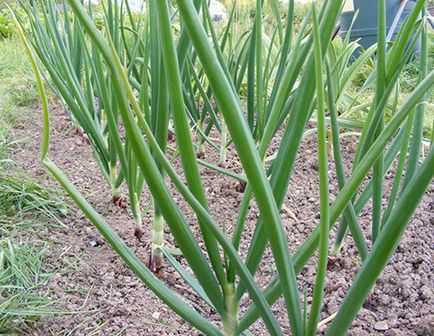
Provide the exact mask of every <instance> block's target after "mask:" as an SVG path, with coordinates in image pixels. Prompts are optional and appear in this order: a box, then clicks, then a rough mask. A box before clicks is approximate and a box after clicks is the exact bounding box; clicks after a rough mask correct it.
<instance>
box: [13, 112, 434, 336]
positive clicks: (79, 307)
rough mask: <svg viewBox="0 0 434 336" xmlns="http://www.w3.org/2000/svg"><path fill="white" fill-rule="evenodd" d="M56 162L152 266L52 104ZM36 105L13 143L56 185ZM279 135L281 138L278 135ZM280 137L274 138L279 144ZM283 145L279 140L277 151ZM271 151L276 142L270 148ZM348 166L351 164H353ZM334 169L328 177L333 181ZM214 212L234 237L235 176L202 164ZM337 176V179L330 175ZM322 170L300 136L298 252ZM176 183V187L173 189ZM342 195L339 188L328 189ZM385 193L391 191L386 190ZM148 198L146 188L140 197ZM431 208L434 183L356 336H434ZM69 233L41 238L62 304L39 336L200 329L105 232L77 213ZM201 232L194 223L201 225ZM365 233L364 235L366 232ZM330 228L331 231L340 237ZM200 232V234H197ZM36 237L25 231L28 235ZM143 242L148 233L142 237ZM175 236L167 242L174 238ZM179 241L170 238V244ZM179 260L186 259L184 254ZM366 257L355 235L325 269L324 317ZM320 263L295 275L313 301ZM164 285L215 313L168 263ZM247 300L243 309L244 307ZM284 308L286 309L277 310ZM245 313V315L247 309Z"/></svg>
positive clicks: (287, 217) (291, 238)
mask: <svg viewBox="0 0 434 336" xmlns="http://www.w3.org/2000/svg"><path fill="white" fill-rule="evenodd" d="M51 121H52V143H51V146H50V148H51V150H50V157H51V159H52V160H53V161H54V162H55V163H56V164H58V165H59V167H60V168H61V169H62V170H64V171H65V172H66V174H67V175H68V177H69V178H70V179H71V180H72V181H73V182H74V184H75V186H76V187H77V188H78V189H79V190H80V191H81V192H82V193H83V194H84V195H85V196H86V197H87V199H88V200H89V201H90V202H91V203H92V204H93V205H94V206H95V207H96V209H97V210H98V211H99V212H100V213H101V214H102V215H103V216H104V218H105V219H106V220H107V222H108V223H109V224H110V225H111V226H112V227H113V228H114V229H115V230H116V231H117V232H118V234H119V235H120V236H121V237H122V238H123V239H124V240H125V241H126V242H127V244H128V245H129V246H130V247H131V248H132V249H133V250H134V251H135V252H136V253H137V254H138V255H139V256H141V257H142V259H143V260H144V261H145V262H146V261H147V253H148V251H149V244H148V243H147V241H148V240H147V239H144V240H143V242H139V241H137V239H136V238H135V237H134V236H133V226H134V224H133V219H132V217H131V215H130V213H129V210H128V208H127V209H121V208H119V207H117V206H115V205H113V204H112V202H111V192H110V189H109V188H108V187H107V184H106V183H105V181H104V180H103V178H102V176H101V173H100V169H99V167H98V164H97V163H96V162H95V161H94V159H93V154H92V151H91V149H90V146H89V145H88V144H87V143H86V141H85V140H84V139H83V138H81V137H80V136H79V135H78V134H76V133H75V132H74V129H73V127H72V125H71V123H70V122H69V120H68V117H67V116H66V114H65V112H64V111H63V110H62V109H60V108H57V107H56V108H52V120H51ZM40 124H41V118H40V113H39V109H37V111H35V113H34V115H32V116H30V117H29V120H28V121H27V122H26V125H25V127H24V125H23V127H22V128H20V129H17V130H16V137H17V138H24V139H27V141H24V142H22V143H21V144H20V145H19V147H18V148H17V149H16V151H15V153H14V155H13V160H14V161H15V162H16V163H17V164H18V165H19V166H21V167H22V168H23V169H24V170H25V171H27V172H28V173H29V174H30V175H31V176H32V177H37V178H39V179H42V180H43V181H45V182H46V183H47V184H49V185H54V182H52V180H51V179H50V177H48V175H47V172H46V171H45V170H44V168H43V167H42V165H41V164H40V163H39V156H38V155H39V154H38V151H37V150H36V149H37V148H39V139H40V133H41V125H40ZM277 138H279V137H277ZM275 141H277V140H275ZM355 143H356V142H355V141H354V139H351V140H349V141H346V142H343V144H342V145H343V146H342V147H343V152H344V155H345V156H346V158H345V162H351V158H352V156H353V154H354V149H355V148H354V146H355ZM277 145H278V143H276V144H275V145H274V150H275V149H277ZM271 150H273V146H272V147H271ZM208 153H209V157H208V158H207V160H209V161H210V162H216V161H217V160H218V154H217V153H216V155H215V157H213V155H214V154H212V152H211V151H210V150H209V151H208ZM233 153H234V151H233V150H232V151H229V154H228V166H229V168H230V167H237V165H238V161H237V158H236V157H234V156H233ZM347 168H348V169H350V167H349V166H348V167H347ZM331 172H334V167H331V169H330V174H331V175H332V177H334V173H331ZM201 174H202V179H203V183H204V186H205V190H206V193H207V198H208V203H209V205H210V209H211V213H212V214H213V215H214V217H215V218H216V220H217V222H218V223H219V224H220V225H223V224H224V225H225V229H226V231H227V232H229V234H230V233H231V230H232V225H233V224H234V222H235V221H236V214H237V209H238V206H239V204H240V202H241V200H242V194H241V193H239V192H237V191H236V186H237V182H236V181H234V180H233V179H231V178H229V177H224V176H222V175H220V174H217V173H216V172H213V171H209V170H206V169H203V168H202V169H201ZM392 178H393V175H390V176H389V175H386V178H385V190H389V189H390V188H389V187H390V185H391V182H392ZM331 180H332V181H336V179H335V178H333V179H331ZM317 186H318V167H317V155H316V141H315V138H307V139H306V140H304V142H303V145H302V147H301V149H300V155H299V158H298V160H297V162H296V167H295V170H294V174H293V177H292V180H291V185H290V187H289V192H288V195H287V197H286V202H285V204H286V206H287V208H289V209H291V210H292V211H293V213H294V215H295V217H296V218H294V216H293V215H291V214H290V213H289V212H288V211H287V212H282V217H283V223H284V225H285V228H286V230H287V232H288V235H287V237H288V244H289V246H290V247H291V249H292V251H295V249H296V248H297V247H298V246H299V244H301V243H302V242H303V241H304V240H305V239H306V237H307V236H308V235H309V233H310V232H311V231H312V230H313V228H314V227H315V225H316V224H317V221H318V217H319V204H318V200H319V196H318V187H317ZM172 189H173V188H172ZM330 191H331V193H332V194H333V195H336V193H337V191H338V188H337V186H336V185H335V184H334V185H332V190H330ZM386 196H387V195H386ZM178 199H179V201H178V204H179V206H180V207H181V209H182V211H183V212H184V213H185V214H186V216H187V218H188V220H189V221H190V223H191V225H192V226H194V225H195V224H196V220H195V218H194V215H193V214H192V213H191V211H189V210H188V207H187V206H186V204H185V203H184V201H181V197H179V198H178ZM148 200H149V195H147V193H146V192H145V195H144V199H143V202H145V203H146V202H147V201H148ZM369 207H370V205H369V204H368V205H367V207H366V208H365V210H364V212H363V213H362V214H361V216H360V218H361V225H362V227H363V228H364V229H365V230H366V228H369V227H370V226H369V223H370V215H369V214H370V213H371V211H370V208H369ZM433 208H434V187H433V186H432V185H431V187H430V189H429V191H428V193H427V195H426V196H425V198H424V200H423V202H422V203H421V205H420V206H419V209H418V211H417V212H416V214H415V216H414V218H413V220H412V221H411V223H410V225H409V228H408V231H407V233H406V234H405V236H404V238H403V240H402V241H401V243H400V246H399V248H398V250H397V253H396V255H395V256H394V257H393V259H392V260H391V262H390V263H389V265H388V266H387V267H386V269H385V271H384V272H383V274H382V275H381V277H380V278H379V280H378V281H377V285H376V287H375V290H374V292H373V294H372V295H371V297H370V300H369V302H367V303H365V308H363V309H362V310H361V311H360V313H359V314H358V317H357V319H356V320H355V321H354V323H353V327H352V329H351V331H350V333H349V334H350V335H389V336H392V335H433V334H434V312H433V307H434V298H433V297H434V294H433V291H432V289H433V278H432V277H433V274H434V265H433V260H434V253H433V246H434V236H433V234H432V228H433V224H434V223H433V221H434V218H433V216H432V213H433V210H434V209H433ZM257 216H258V211H257V209H256V208H255V206H254V205H252V207H251V210H250V212H249V217H248V220H247V224H246V225H248V228H246V231H245V235H244V236H243V240H242V243H241V248H240V249H241V254H242V255H243V253H245V252H246V250H247V248H248V245H247V244H248V241H250V238H249V235H253V230H254V224H255V222H256V219H257ZM64 221H65V223H66V224H67V225H68V228H67V229H56V230H54V229H50V230H49V231H44V230H41V231H40V232H39V233H38V234H39V235H41V236H44V237H45V238H47V237H48V240H49V241H50V242H52V243H53V248H52V249H50V251H49V252H48V255H47V260H46V261H47V262H48V263H49V264H50V265H51V266H52V268H53V269H54V272H55V275H54V276H53V278H52V279H51V281H50V284H49V286H48V288H47V289H48V290H49V291H50V292H51V297H52V298H53V299H54V300H57V301H58V306H59V308H60V310H61V311H62V312H64V313H61V314H56V315H55V316H54V317H53V318H50V319H45V320H44V321H41V322H40V323H38V324H37V325H36V329H35V330H34V332H33V333H32V334H34V335H50V334H53V335H59V334H61V335H97V334H99V335H196V334H197V335H199V333H198V332H196V331H195V330H193V329H192V327H191V326H189V325H188V324H187V323H186V322H184V321H182V319H181V318H179V317H178V316H177V315H175V314H174V313H173V312H171V311H170V309H169V308H167V307H166V306H165V305H164V304H162V303H161V302H160V301H159V300H158V299H157V298H156V297H155V295H154V294H153V293H152V292H151V291H149V290H148V289H147V288H146V287H145V286H144V285H143V284H142V283H141V282H140V281H139V280H138V279H137V278H136V277H135V276H134V275H133V274H132V273H131V271H130V270H129V269H128V268H127V267H126V266H125V265H124V263H123V262H122V261H121V260H120V258H119V257H118V256H117V254H116V253H115V252H113V251H112V250H111V248H110V246H109V245H108V244H107V243H105V242H104V241H103V240H102V238H101V237H100V236H99V234H98V232H97V231H96V230H95V228H94V227H93V226H92V225H91V224H90V223H89V221H88V220H87V219H86V218H84V217H83V216H82V215H81V213H80V212H79V211H76V210H72V211H71V212H70V214H69V215H68V216H67V218H65V220H64ZM151 221H152V218H151V216H150V215H148V216H147V217H145V218H144V227H145V230H146V229H147V228H149V227H150V225H151ZM195 229H196V230H197V226H195ZM368 231H369V230H366V231H365V233H366V235H367V236H369V235H370V233H368ZM334 233H335V232H334V231H333V233H332V236H333V235H334ZM198 237H199V234H198ZM30 238H31V239H36V238H35V237H29V239H30ZM145 238H146V237H145ZM168 239H169V241H171V238H168ZM172 242H173V241H172ZM179 260H182V258H180V259H179ZM272 260H273V259H272V257H271V251H267V252H266V254H265V257H264V259H263V261H262V264H261V267H260V270H259V271H258V273H257V276H256V280H257V283H258V284H260V285H261V286H266V285H267V284H269V283H270V281H271V280H272V279H273V278H274V277H275V276H276V270H275V267H274V264H273V262H272ZM359 263H360V258H359V256H358V254H357V251H356V248H355V247H354V246H353V242H352V240H351V239H347V241H346V244H345V246H344V247H343V250H342V253H341V255H340V256H339V258H338V259H337V260H336V262H335V263H334V264H333V265H331V264H330V267H329V271H328V273H327V276H328V278H327V283H326V288H325V290H326V295H325V297H326V299H325V305H324V309H323V311H322V314H321V319H325V318H327V317H329V316H330V315H332V314H333V313H335V312H336V311H337V310H338V307H339V305H340V303H341V302H342V300H343V298H344V295H345V293H346V292H347V290H348V288H349V286H350V285H351V281H352V278H353V277H354V275H355V274H356V271H357V269H358V267H359ZM315 272H316V268H315V263H314V262H313V261H311V262H310V263H308V264H307V266H306V267H305V268H304V269H303V270H302V272H301V274H300V275H299V282H298V284H299V288H300V292H301V293H303V292H304V291H305V290H306V292H307V297H308V300H309V298H310V296H311V295H312V293H311V288H312V286H313V284H314V281H315ZM161 276H162V278H163V279H164V280H165V281H166V282H167V284H168V285H169V286H170V287H172V288H174V289H176V290H177V291H178V292H180V293H182V296H183V297H185V298H187V299H189V300H191V304H192V306H193V307H194V308H195V309H197V310H198V311H199V312H201V313H202V314H204V315H207V316H211V319H213V317H214V316H215V320H216V321H218V319H219V316H218V315H217V314H214V315H213V312H212V311H211V309H210V308H209V307H207V306H205V305H203V304H202V303H199V302H201V300H198V299H197V298H196V297H195V295H194V294H193V293H192V292H189V290H188V289H187V287H186V286H185V285H184V283H183V281H182V279H181V278H180V276H179V275H178V274H177V273H176V272H174V271H173V269H171V268H170V267H167V268H166V269H165V270H164V273H163V274H162V275H161ZM248 303H249V302H248V299H247V298H243V300H242V305H241V306H242V308H241V310H242V311H243V308H245V307H246V306H247V305H248ZM273 311H274V312H275V314H276V315H277V317H278V319H279V321H280V322H281V325H282V327H283V328H284V330H285V333H288V334H289V324H288V321H287V317H286V313H285V308H284V307H283V302H282V301H278V302H277V303H276V304H275V305H274V306H273ZM279 312H281V313H279ZM241 313H242V312H241ZM250 331H251V332H253V334H255V335H266V334H267V332H266V329H265V328H264V326H263V325H262V324H261V323H260V322H258V323H256V324H255V325H254V326H252V328H250Z"/></svg>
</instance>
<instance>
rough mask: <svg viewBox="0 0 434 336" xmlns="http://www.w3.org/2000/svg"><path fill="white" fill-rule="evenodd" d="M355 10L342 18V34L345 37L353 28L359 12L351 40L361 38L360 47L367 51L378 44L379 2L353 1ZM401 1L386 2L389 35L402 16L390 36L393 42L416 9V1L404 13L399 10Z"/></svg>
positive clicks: (346, 13)
mask: <svg viewBox="0 0 434 336" xmlns="http://www.w3.org/2000/svg"><path fill="white" fill-rule="evenodd" d="M352 1H353V4H354V6H353V8H354V10H352V11H344V12H343V13H342V14H341V16H340V24H341V34H342V36H343V37H345V36H346V35H347V34H348V31H349V29H350V27H351V23H352V21H353V18H354V14H355V12H356V11H357V10H359V13H358V16H357V18H356V20H355V21H354V24H353V27H352V29H351V36H350V40H351V41H354V40H356V39H359V38H360V41H359V43H360V45H361V46H362V47H363V48H365V49H367V48H369V47H370V46H372V45H373V44H375V43H377V36H378V32H377V30H378V0H352ZM401 2H402V1H401V0H387V1H386V27H387V33H389V31H390V28H391V27H392V25H393V22H394V20H395V17H396V16H397V14H398V15H399V14H400V17H399V19H398V21H397V24H396V27H395V29H394V32H393V34H388V35H389V36H390V40H391V41H393V40H394V39H395V37H396V35H397V34H398V31H399V29H400V28H401V25H402V24H403V22H404V20H405V18H406V17H407V16H408V15H410V13H411V11H412V10H413V8H414V7H415V2H416V1H415V0H409V1H407V3H406V5H405V7H404V8H403V10H402V11H400V10H399V8H400V5H401ZM419 49H420V45H419V44H416V46H415V50H414V52H415V53H418V50H419Z"/></svg>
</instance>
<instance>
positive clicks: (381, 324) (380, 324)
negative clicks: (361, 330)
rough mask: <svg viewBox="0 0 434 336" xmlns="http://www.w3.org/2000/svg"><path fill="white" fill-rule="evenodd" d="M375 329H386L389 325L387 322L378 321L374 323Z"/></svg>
mask: <svg viewBox="0 0 434 336" xmlns="http://www.w3.org/2000/svg"><path fill="white" fill-rule="evenodd" d="M374 329H375V330H377V331H386V330H388V329H389V326H388V325H387V323H386V322H384V321H381V322H376V323H375V324H374Z"/></svg>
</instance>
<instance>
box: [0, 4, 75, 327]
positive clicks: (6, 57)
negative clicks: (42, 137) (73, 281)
mask: <svg viewBox="0 0 434 336" xmlns="http://www.w3.org/2000/svg"><path fill="white" fill-rule="evenodd" d="M3 3H4V2H0V8H1V6H2V4H3ZM0 78H1V81H0V334H1V335H19V334H22V333H25V332H28V331H29V330H30V329H31V328H32V326H33V325H34V324H35V323H36V322H37V321H38V320H39V319H40V318H41V317H44V318H47V317H48V316H50V315H52V314H53V313H54V312H55V311H56V309H55V307H54V304H55V302H53V301H52V300H50V299H49V297H48V293H47V292H46V290H44V286H45V285H46V284H47V283H48V281H49V279H50V276H51V274H50V273H49V271H48V268H49V267H48V265H47V264H46V263H45V260H44V255H45V252H46V249H47V246H48V245H47V243H46V242H44V238H42V239H38V242H36V241H35V240H33V239H30V240H28V242H23V238H24V240H25V239H26V238H28V236H29V235H30V236H31V237H34V233H35V231H34V230H35V229H36V228H38V227H40V226H44V225H47V223H56V224H59V223H61V217H63V216H64V215H66V212H67V206H66V205H65V203H64V202H62V201H61V198H60V195H59V193H58V192H57V191H55V190H52V189H50V188H46V187H44V186H42V185H41V184H39V183H37V182H35V181H33V180H32V179H30V178H29V177H27V176H26V175H25V174H24V173H23V172H21V171H20V170H19V169H18V167H16V166H15V165H14V163H13V162H12V160H10V155H9V154H10V151H11V149H13V148H14V147H15V146H16V145H17V143H18V142H19V141H20V140H19V139H16V137H15V136H14V131H13V129H14V127H16V126H17V125H18V124H19V123H21V122H25V121H26V120H27V118H28V115H29V113H30V111H31V110H32V109H33V108H34V106H35V102H36V97H37V91H36V87H35V85H34V80H33V74H32V72H31V70H30V69H29V67H28V62H27V60H26V58H25V54H24V50H23V48H22V46H21V44H20V43H18V41H17V40H16V39H14V38H11V39H4V40H0ZM38 238H40V237H38Z"/></svg>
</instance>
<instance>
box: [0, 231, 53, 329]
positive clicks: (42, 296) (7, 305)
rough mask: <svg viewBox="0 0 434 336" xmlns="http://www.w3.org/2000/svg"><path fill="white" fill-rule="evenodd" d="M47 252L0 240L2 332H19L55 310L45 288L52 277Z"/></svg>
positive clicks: (9, 240) (0, 325)
mask: <svg viewBox="0 0 434 336" xmlns="http://www.w3.org/2000/svg"><path fill="white" fill-rule="evenodd" d="M44 253H45V248H44V247H35V246H32V244H31V243H24V244H18V243H17V242H15V241H13V240H11V239H7V238H5V239H1V240H0V334H2V335H3V334H6V335H19V334H21V333H23V332H25V331H26V330H28V329H29V328H30V327H31V326H32V325H33V324H34V323H35V322H36V321H37V319H38V317H41V316H46V315H50V314H52V313H53V311H54V307H53V304H54V302H53V301H51V300H50V299H49V298H48V296H47V293H45V292H44V289H43V287H44V286H45V285H46V284H47V283H48V281H49V278H50V274H49V273H48V271H47V269H46V265H45V264H44V260H43V258H44Z"/></svg>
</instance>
